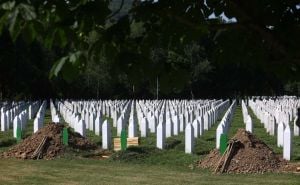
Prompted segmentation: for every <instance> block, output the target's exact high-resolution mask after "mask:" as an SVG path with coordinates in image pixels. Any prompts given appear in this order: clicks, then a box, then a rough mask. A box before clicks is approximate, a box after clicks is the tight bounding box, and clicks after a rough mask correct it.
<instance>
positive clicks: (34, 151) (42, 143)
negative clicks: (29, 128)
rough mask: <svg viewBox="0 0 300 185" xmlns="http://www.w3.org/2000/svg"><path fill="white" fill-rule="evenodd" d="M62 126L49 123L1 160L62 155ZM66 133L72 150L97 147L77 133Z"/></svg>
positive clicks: (47, 157) (7, 152)
mask: <svg viewBox="0 0 300 185" xmlns="http://www.w3.org/2000/svg"><path fill="white" fill-rule="evenodd" d="M63 129H64V125H62V124H55V123H49V124H47V125H46V126H45V127H43V128H41V129H39V130H38V131H37V132H35V133H34V134H33V135H31V136H29V137H27V138H26V139H24V140H23V141H22V142H20V143H19V144H17V145H16V146H14V147H12V148H11V149H9V150H8V151H6V152H4V153H2V157H3V158H11V157H14V158H21V159H53V158H55V157H57V156H61V155H63V154H64V151H65V150H66V147H65V146H64V145H63V141H62V138H63ZM67 132H68V137H69V139H68V144H67V145H68V146H70V147H71V148H74V149H80V150H91V149H96V148H97V146H96V145H95V144H94V143H91V142H90V141H89V140H88V139H86V138H84V137H82V136H81V135H79V134H78V133H74V132H72V131H70V130H67Z"/></svg>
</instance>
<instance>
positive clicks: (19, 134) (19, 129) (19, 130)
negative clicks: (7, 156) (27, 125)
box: [17, 128, 22, 142]
mask: <svg viewBox="0 0 300 185" xmlns="http://www.w3.org/2000/svg"><path fill="white" fill-rule="evenodd" d="M21 139H22V131H21V128H17V142H20V141H21Z"/></svg>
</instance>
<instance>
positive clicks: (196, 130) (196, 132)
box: [192, 119, 200, 138]
mask: <svg viewBox="0 0 300 185" xmlns="http://www.w3.org/2000/svg"><path fill="white" fill-rule="evenodd" d="M192 126H193V130H194V137H195V138H198V137H199V135H200V133H199V132H200V128H199V127H200V125H199V122H198V120H197V119H195V120H194V121H193V124H192Z"/></svg>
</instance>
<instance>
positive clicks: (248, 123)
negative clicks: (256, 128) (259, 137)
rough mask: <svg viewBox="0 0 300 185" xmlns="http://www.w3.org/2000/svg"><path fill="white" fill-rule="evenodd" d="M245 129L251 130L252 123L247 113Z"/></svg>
mask: <svg viewBox="0 0 300 185" xmlns="http://www.w3.org/2000/svg"><path fill="white" fill-rule="evenodd" d="M246 131H248V132H251V133H252V132H253V124H252V119H251V117H250V116H249V115H247V117H246Z"/></svg>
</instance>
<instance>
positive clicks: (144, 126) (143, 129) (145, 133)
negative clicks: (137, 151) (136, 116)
mask: <svg viewBox="0 0 300 185" xmlns="http://www.w3.org/2000/svg"><path fill="white" fill-rule="evenodd" d="M147 136H148V122H147V120H146V118H142V121H141V137H147Z"/></svg>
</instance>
